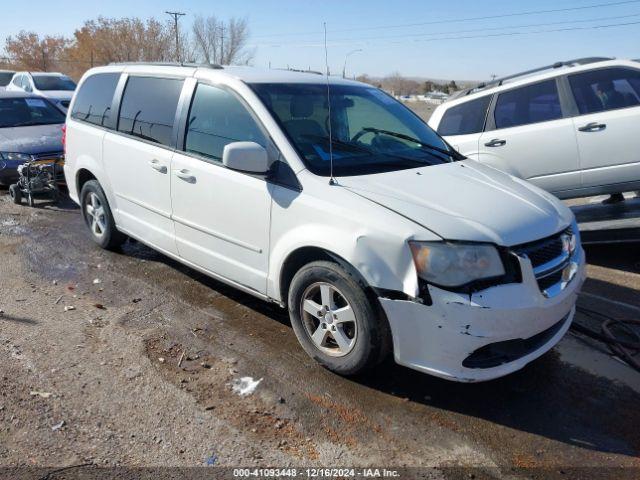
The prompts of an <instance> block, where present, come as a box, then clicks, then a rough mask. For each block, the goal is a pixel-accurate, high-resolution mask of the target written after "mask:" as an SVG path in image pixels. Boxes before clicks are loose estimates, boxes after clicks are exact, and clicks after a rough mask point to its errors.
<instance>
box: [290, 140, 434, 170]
mask: <svg viewBox="0 0 640 480" xmlns="http://www.w3.org/2000/svg"><path fill="white" fill-rule="evenodd" d="M302 136H303V137H312V138H319V139H321V140H326V141H327V142H328V141H329V137H327V136H324V135H314V134H304V135H302ZM331 142H332V143H333V144H334V145H339V146H341V147H346V148H351V149H352V150H355V151H361V152H365V153H368V154H369V155H384V156H385V157H392V158H397V159H399V160H403V161H405V162H410V163H412V164H414V165H418V166H424V165H427V164H426V163H425V161H424V160H419V159H417V158H411V157H405V156H404V155H398V154H397V153H396V152H383V151H377V150H371V149H369V148H367V147H364V146H362V145H358V144H355V143H350V142H345V141H343V140H338V139H336V138H332V139H331ZM436 158H441V157H439V156H436ZM372 165H389V166H394V165H396V166H397V164H396V163H393V162H374V163H372Z"/></svg>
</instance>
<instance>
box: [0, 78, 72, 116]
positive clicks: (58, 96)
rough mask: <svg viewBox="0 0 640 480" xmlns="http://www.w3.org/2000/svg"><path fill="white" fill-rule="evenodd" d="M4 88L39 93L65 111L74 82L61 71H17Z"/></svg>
mask: <svg viewBox="0 0 640 480" xmlns="http://www.w3.org/2000/svg"><path fill="white" fill-rule="evenodd" d="M6 89H7V90H8V91H10V92H11V91H14V92H29V93H34V94H36V95H40V96H42V97H45V98H47V99H48V100H49V101H51V102H52V103H53V104H54V105H55V106H56V107H58V108H59V109H60V110H61V111H62V112H64V113H66V112H67V108H69V102H70V101H71V98H72V97H73V91H74V90H75V89H76V84H75V82H74V81H73V80H71V78H69V77H67V76H66V75H63V74H62V73H56V72H17V73H16V74H15V75H14V76H13V78H12V79H11V82H9V84H8V85H7V87H6Z"/></svg>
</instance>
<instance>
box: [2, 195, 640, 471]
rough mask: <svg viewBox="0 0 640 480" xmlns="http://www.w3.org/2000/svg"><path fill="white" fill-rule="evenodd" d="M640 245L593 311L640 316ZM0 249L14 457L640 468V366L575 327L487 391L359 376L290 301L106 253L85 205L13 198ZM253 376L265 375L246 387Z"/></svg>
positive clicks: (615, 258)
mask: <svg viewBox="0 0 640 480" xmlns="http://www.w3.org/2000/svg"><path fill="white" fill-rule="evenodd" d="M638 252H639V250H638V248H637V245H627V246H624V247H618V246H609V247H598V248H593V249H589V251H588V259H589V263H590V265H589V270H588V271H589V280H588V281H587V283H586V285H585V292H586V293H587V295H589V296H586V297H584V298H583V299H582V300H581V303H583V304H584V305H585V306H588V307H589V308H594V309H599V310H601V311H604V312H607V313H610V314H612V315H617V316H620V317H630V316H633V315H636V316H637V315H638V313H639V312H640V295H638V292H639V291H640V256H639V253H638ZM0 255H1V258H2V271H1V272H2V273H1V275H0V294H1V295H0V309H1V310H2V314H1V316H0V355H1V358H2V363H1V364H0V466H4V467H9V466H11V467H42V468H50V469H54V468H60V467H64V466H79V465H83V466H85V467H82V468H89V469H93V468H95V467H98V466H99V467H115V466H126V467H153V466H164V467H169V466H171V467H187V466H188V467H193V466H196V467H200V466H204V465H207V464H209V465H211V464H215V465H216V466H278V467H284V466H314V465H315V466H331V467H336V466H370V465H376V466H380V467H382V466H394V467H402V466H407V467H423V469H421V470H412V472H413V473H419V475H420V476H421V477H422V478H532V477H534V478H550V477H554V476H557V477H558V478H571V477H570V476H568V475H566V473H567V472H571V471H573V472H574V473H575V472H576V471H577V472H582V473H584V471H582V470H579V469H581V468H585V467H598V468H599V470H597V472H599V474H600V475H601V477H597V478H622V477H624V476H625V475H632V474H633V473H638V472H639V471H640V470H637V469H638V468H640V459H639V458H638V454H639V452H640V433H639V431H638V425H640V410H639V409H638V405H639V404H640V403H639V400H640V374H638V373H637V372H635V371H633V370H631V369H630V368H629V367H627V366H626V365H624V364H622V363H621V362H619V361H617V360H615V359H613V358H611V357H610V356H609V355H608V353H607V351H606V350H604V349H603V348H602V347H601V346H599V345H595V344H591V343H589V342H586V341H584V340H582V339H580V338H578V337H575V336H573V335H572V334H570V335H568V336H567V337H566V338H565V339H564V340H563V341H562V342H561V343H560V345H559V346H558V347H557V348H555V349H554V350H552V351H551V352H550V353H548V354H547V355H545V356H543V357H542V358H541V359H539V360H538V361H536V362H534V363H533V364H531V365H530V366H528V367H527V368H525V369H524V370H522V371H520V372H518V373H516V374H513V375H511V376H508V377H507V378H504V379H500V380H497V381H493V382H489V383H484V384H476V385H461V384H455V383H450V382H447V381H444V380H439V379H435V378H431V377H428V376H425V375H422V374H419V373H417V372H414V371H411V370H408V369H405V368H402V367H399V366H397V365H394V364H393V363H392V362H388V363H387V364H385V365H383V366H382V367H381V368H379V369H378V370H377V371H375V372H374V373H372V374H370V375H368V376H365V377H360V378H356V379H345V378H341V377H338V376H336V375H333V374H331V373H330V372H328V371H326V370H324V369H322V368H321V367H319V366H318V365H316V364H315V363H314V362H313V361H312V360H310V359H309V358H308V357H307V356H306V355H305V353H304V352H303V351H302V349H301V348H300V347H299V346H298V343H297V341H296V339H295V337H294V335H293V332H292V330H291V327H290V325H289V322H288V318H287V316H286V314H285V313H284V312H283V311H281V310H280V309H279V308H278V307H276V306H273V305H268V304H265V303H263V302H260V301H258V300H256V299H254V298H252V297H249V296H247V295H244V294H242V293H239V292H237V291H235V290H233V289H231V288H228V287H226V286H224V285H222V284H220V283H217V282H215V281H213V280H211V279H208V278H206V277H204V276H203V275H201V274H199V273H197V272H194V271H193V270H190V269H188V268H186V267H183V266H181V265H179V264H177V263H175V262H173V261H171V260H169V259H167V258H166V257H163V256H162V255H159V254H157V253H155V252H153V251H152V250H150V249H148V248H146V247H144V246H142V245H140V244H138V243H133V242H129V243H127V244H126V245H125V247H124V248H123V249H122V251H119V252H106V251H103V250H100V249H99V248H98V247H96V246H94V244H93V243H92V242H91V241H90V239H89V237H88V235H87V234H86V233H85V231H84V226H83V225H82V221H81V217H80V214H79V211H78V210H77V209H76V208H75V206H74V205H73V204H72V203H71V202H70V201H66V202H65V203H63V204H61V205H59V206H51V205H47V204H46V203H43V204H42V205H41V206H40V207H39V208H28V207H26V206H15V205H13V204H12V203H10V200H9V198H8V196H7V195H6V192H0ZM70 307H73V308H70ZM246 377H250V379H249V380H252V381H253V382H257V381H259V383H258V384H257V386H256V385H253V386H254V387H255V390H254V391H253V392H249V393H247V392H245V393H247V394H246V395H244V396H243V395H241V394H240V393H238V392H239V391H241V389H242V388H243V387H247V385H248V386H249V387H251V386H252V385H251V384H250V382H249V380H248V379H247V378H246ZM243 379H244V384H242V381H243ZM632 467H633V468H635V470H633V469H632ZM620 468H622V469H620ZM572 469H573V470H572ZM575 469H578V470H575ZM77 470H82V469H81V468H80V467H78V469H77ZM71 471H72V470H69V471H67V472H68V474H69V472H71ZM92 471H93V470H92ZM7 472H9V471H8V470H4V471H3V470H1V469H0V476H2V474H3V473H4V475H5V476H7V478H8V476H11V475H14V476H13V477H11V478H18V477H25V476H27V475H26V473H25V472H26V470H20V471H18V473H15V472H13V473H7ZM594 472H596V470H592V471H589V475H590V478H596V475H595V474H594ZM121 477H126V475H125V474H122V475H121V476H119V478H121ZM36 478H37V477H36ZM50 478H54V477H50ZM55 478H62V477H55ZM65 478H69V477H65ZM154 478H155V477H154ZM573 478H579V476H578V477H573ZM583 478H584V477H583ZM628 478H632V477H631V476H629V477H628Z"/></svg>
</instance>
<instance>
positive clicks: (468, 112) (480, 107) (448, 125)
mask: <svg viewBox="0 0 640 480" xmlns="http://www.w3.org/2000/svg"><path fill="white" fill-rule="evenodd" d="M490 101H491V97H490V96H488V97H483V98H478V99H477V100H472V101H471V102H466V103H463V104H461V105H457V106H455V107H452V108H450V109H448V110H447V111H446V112H445V114H444V115H443V117H442V120H441V121H440V125H439V126H438V133H439V134H440V135H468V134H470V133H478V132H481V131H482V130H483V128H484V120H485V117H486V115H487V108H488V107H489V102H490Z"/></svg>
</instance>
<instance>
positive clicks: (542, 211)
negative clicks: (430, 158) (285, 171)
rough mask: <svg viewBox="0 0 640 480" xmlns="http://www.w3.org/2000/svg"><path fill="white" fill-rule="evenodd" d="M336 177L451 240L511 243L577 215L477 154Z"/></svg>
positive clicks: (554, 229)
mask: <svg viewBox="0 0 640 480" xmlns="http://www.w3.org/2000/svg"><path fill="white" fill-rule="evenodd" d="M338 183H339V184H340V185H341V186H343V187H345V188H347V189H349V190H351V191H353V192H354V193H356V194H358V195H361V196H363V197H365V198H368V199H369V200H371V201H373V202H376V203H378V204H380V205H382V206H384V207H386V208H388V209H390V210H393V211H395V212H397V213H398V214H400V215H402V216H404V217H407V218H409V219H410V220H412V221H414V222H416V223H418V224H420V225H422V226H423V227H425V228H427V229H428V230H431V231H432V232H434V233H436V234H437V235H439V236H441V237H442V238H444V239H447V240H462V241H472V242H491V243H495V244H498V245H503V246H513V245H518V244H522V243H526V242H530V241H533V240H537V239H541V238H544V237H548V236H550V235H553V234H554V233H557V232H559V231H560V230H562V229H563V228H566V227H567V226H568V225H569V224H570V223H571V222H572V221H573V214H572V213H571V210H569V209H568V208H567V207H566V206H565V205H564V204H563V203H562V202H560V200H558V199H556V198H555V197H553V196H552V195H551V194H548V193H546V192H543V191H542V190H540V189H538V188H537V187H534V186H533V185H530V184H529V183H527V182H525V181H522V180H520V179H517V178H515V177H512V176H510V175H508V174H506V173H503V172H500V171H498V170H496V169H494V168H491V167H488V166H486V165H482V164H480V163H477V162H475V161H473V160H465V161H463V162H454V163H447V164H443V165H437V166H431V167H424V168H419V169H409V170H400V171H395V172H388V173H380V174H375V175H365V176H358V177H340V178H338Z"/></svg>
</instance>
